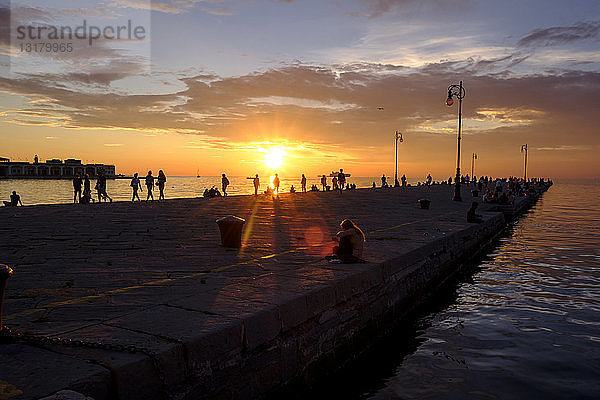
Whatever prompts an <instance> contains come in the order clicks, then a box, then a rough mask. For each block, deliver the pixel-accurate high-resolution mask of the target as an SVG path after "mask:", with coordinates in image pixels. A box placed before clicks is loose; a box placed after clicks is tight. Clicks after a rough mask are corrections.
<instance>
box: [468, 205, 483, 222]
mask: <svg viewBox="0 0 600 400" xmlns="http://www.w3.org/2000/svg"><path fill="white" fill-rule="evenodd" d="M477 206H478V204H477V202H476V201H474V202H472V203H471V208H469V209H468V210H467V222H469V223H481V222H483V218H482V217H481V215H479V214H477Z"/></svg>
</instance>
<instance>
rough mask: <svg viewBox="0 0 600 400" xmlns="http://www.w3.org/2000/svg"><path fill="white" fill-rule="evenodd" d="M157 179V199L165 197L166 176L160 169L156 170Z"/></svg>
mask: <svg viewBox="0 0 600 400" xmlns="http://www.w3.org/2000/svg"><path fill="white" fill-rule="evenodd" d="M156 181H157V185H158V191H159V194H158V200H164V199H165V183H166V182H167V176H166V175H165V173H164V172H163V170H162V169H159V170H158V177H157V178H156Z"/></svg>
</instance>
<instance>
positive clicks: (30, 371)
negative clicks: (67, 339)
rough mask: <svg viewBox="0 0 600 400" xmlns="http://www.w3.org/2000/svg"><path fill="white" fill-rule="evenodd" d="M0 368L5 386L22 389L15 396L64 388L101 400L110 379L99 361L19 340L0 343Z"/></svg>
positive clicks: (33, 395)
mask: <svg viewBox="0 0 600 400" xmlns="http://www.w3.org/2000/svg"><path fill="white" fill-rule="evenodd" d="M0 371H1V372H0V380H1V381H4V382H5V383H6V384H5V387H8V385H10V386H11V387H13V389H12V392H13V393H18V392H19V391H20V392H22V393H21V394H20V395H19V396H18V397H15V398H16V399H19V400H21V399H23V400H25V399H39V398H41V397H45V396H50V395H52V394H54V393H56V392H58V391H61V390H67V389H69V390H74V391H76V392H80V393H83V394H85V395H86V396H90V397H93V398H94V399H96V400H102V399H106V398H107V397H108V393H109V385H110V380H111V377H110V371H109V370H108V369H106V368H104V367H102V366H100V365H96V364H92V363H89V362H86V361H82V360H80V359H78V358H75V357H70V356H67V355H63V354H56V353H54V352H51V351H49V350H46V349H41V348H38V347H32V346H28V345H25V344H20V343H15V344H4V345H2V346H0ZM49 372H51V379H49V375H48V373H49Z"/></svg>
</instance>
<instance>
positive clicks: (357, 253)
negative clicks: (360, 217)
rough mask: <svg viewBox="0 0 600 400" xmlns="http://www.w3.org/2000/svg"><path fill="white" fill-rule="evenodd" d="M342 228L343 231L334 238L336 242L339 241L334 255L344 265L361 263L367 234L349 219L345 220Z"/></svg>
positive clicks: (334, 249)
mask: <svg viewBox="0 0 600 400" xmlns="http://www.w3.org/2000/svg"><path fill="white" fill-rule="evenodd" d="M340 226H341V227H342V230H341V231H339V232H338V233H336V235H335V237H333V239H334V240H337V241H339V245H338V246H336V247H334V248H333V253H334V254H335V255H336V256H337V257H338V258H339V259H340V260H342V262H343V263H353V262H359V261H361V258H362V253H363V247H364V243H365V234H364V233H363V232H362V231H361V230H360V228H359V227H358V226H356V225H355V224H354V222H352V220H349V219H345V220H343V221H342V223H341V224H340Z"/></svg>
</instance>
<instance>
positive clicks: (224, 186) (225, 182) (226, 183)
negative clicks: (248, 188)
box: [221, 174, 229, 196]
mask: <svg viewBox="0 0 600 400" xmlns="http://www.w3.org/2000/svg"><path fill="white" fill-rule="evenodd" d="M227 186H229V179H227V177H226V176H225V174H222V175H221V188H222V189H223V196H227Z"/></svg>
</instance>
